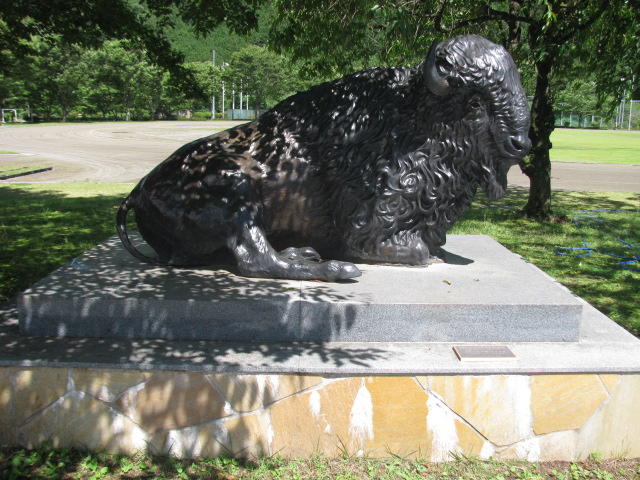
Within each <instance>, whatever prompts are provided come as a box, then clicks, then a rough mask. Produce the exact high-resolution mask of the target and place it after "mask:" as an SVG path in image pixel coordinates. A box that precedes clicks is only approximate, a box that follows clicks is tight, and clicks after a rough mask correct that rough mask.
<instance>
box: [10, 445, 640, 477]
mask: <svg viewBox="0 0 640 480" xmlns="http://www.w3.org/2000/svg"><path fill="white" fill-rule="evenodd" d="M639 476H640V460H638V459H629V460H625V459H612V460H602V459H599V458H598V455H591V456H590V457H589V458H587V459H586V460H585V461H582V462H540V463H529V462H522V461H515V460H514V461H496V460H491V459H490V460H477V459H470V458H461V457H458V458H453V457H452V461H450V462H443V463H431V462H428V461H424V460H406V459H401V458H394V459H389V460H377V459H369V458H358V457H344V458H326V457H321V456H316V457H310V458H296V459H291V460H286V459H282V458H278V457H272V458H260V459H257V460H247V461H240V460H235V459H230V458H196V459H188V460H179V459H176V458H173V457H169V456H151V455H147V454H143V453H140V454H137V455H131V456H128V455H107V454H104V453H92V452H87V451H82V450H78V449H65V448H58V449H50V448H46V447H45V448H42V449H39V450H33V451H29V450H24V449H20V448H10V447H0V477H1V478H6V479H16V480H22V479H25V480H26V479H30V478H37V479H40V480H54V479H55V480H59V479H67V478H68V479H72V478H74V479H79V480H85V479H86V480H96V479H103V480H116V479H123V478H126V479H156V480H165V479H166V480H188V479H199V480H240V479H244V480H267V479H269V480H323V479H326V480H329V479H342V480H368V479H370V480H373V479H375V480H443V479H452V480H453V479H457V480H461V479H464V480H507V479H508V480H592V479H601V480H634V479H638V478H639Z"/></svg>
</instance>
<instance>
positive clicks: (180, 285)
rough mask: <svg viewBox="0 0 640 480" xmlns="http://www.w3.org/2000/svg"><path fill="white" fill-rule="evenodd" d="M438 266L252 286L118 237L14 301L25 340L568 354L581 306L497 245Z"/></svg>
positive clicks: (458, 253) (461, 248)
mask: <svg viewBox="0 0 640 480" xmlns="http://www.w3.org/2000/svg"><path fill="white" fill-rule="evenodd" d="M445 250H446V258H445V259H446V263H438V264H433V265H430V266H419V267H402V266H388V265H358V266H359V268H360V269H361V270H362V276H361V277H360V278H358V279H357V280H355V281H349V282H342V283H322V282H314V281H291V280H272V279H251V278H245V277H241V276H238V275H237V274H236V272H234V269H233V267H219V268H218V267H213V268H199V269H177V268H164V267H154V266H150V265H146V264H143V263H141V262H140V261H139V260H137V259H135V258H133V257H132V256H131V255H130V254H129V253H128V252H126V251H125V250H124V248H123V247H122V245H121V244H120V241H119V240H118V239H117V237H113V238H111V239H109V240H108V241H106V242H105V243H103V244H101V245H99V246H97V247H96V248H94V249H92V250H90V251H88V252H86V253H85V254H83V255H81V256H79V257H78V258H76V259H75V260H74V261H73V262H71V263H70V264H69V265H66V266H64V267H62V268H60V269H58V270H57V271H55V272H54V273H52V274H51V275H49V276H48V277H46V278H44V279H43V280H41V281H40V282H38V283H36V284H35V285H33V286H32V287H31V288H30V289H29V290H27V291H25V292H24V293H23V294H22V295H21V296H20V297H19V298H18V307H19V313H20V329H21V332H22V333H24V334H28V335H47V336H74V337H120V338H162V339H182V340H225V341H255V342H282V341H303V342H308V341H310V342H320V341H332V342H574V341H577V340H578V338H579V334H580V322H581V316H582V304H581V303H580V301H579V300H578V299H577V298H576V297H575V296H574V295H573V294H571V293H570V292H569V291H568V290H567V289H566V288H564V287H562V286H561V285H559V284H558V283H557V282H555V281H554V280H552V279H551V278H550V277H548V276H547V275H545V274H544V273H542V272H541V271H540V270H538V269H537V268H536V267H534V266H532V265H531V264H529V263H527V262H526V261H524V260H523V259H522V258H521V257H519V256H517V255H515V254H513V253H511V252H510V251H508V250H507V249H506V248H504V247H502V246H501V245H500V244H498V243H497V242H496V241H494V240H493V239H491V238H490V237H487V236H480V235H465V236H456V235H451V236H449V238H448V243H447V245H446V248H445Z"/></svg>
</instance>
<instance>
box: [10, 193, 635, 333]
mask: <svg viewBox="0 0 640 480" xmlns="http://www.w3.org/2000/svg"><path fill="white" fill-rule="evenodd" d="M131 189H132V185H122V184H91V183H67V184H5V185H2V186H0V219H1V220H0V227H1V228H0V241H1V242H2V245H3V248H2V250H1V253H0V301H4V300H7V299H8V298H11V297H12V296H13V295H15V294H17V293H19V292H20V291H22V290H24V289H25V288H27V287H29V286H30V285H31V284H33V283H34V282H36V281H37V280H39V279H40V278H42V277H43V276H45V275H47V274H48V273H50V272H51V271H53V270H55V269H56V268H57V267H59V266H61V265H63V264H65V263H67V262H68V261H70V260H71V259H72V258H73V257H75V256H77V255H79V254H80V253H82V252H83V251H85V250H88V249H89V248H92V247H93V246H95V245H96V244H97V243H100V242H102V241H103V240H105V239H106V238H108V237H109V236H111V235H113V234H115V233H116V230H115V220H114V219H115V214H116V210H117V208H118V205H119V204H120V202H121V200H122V198H124V196H125V195H126V194H127V193H128V192H129V191H130V190H131ZM527 194H528V192H527V191H525V190H512V191H509V192H507V195H506V196H505V198H504V199H503V200H501V201H500V202H498V203H495V204H493V205H488V204H487V203H486V202H485V201H484V200H483V197H482V196H481V195H480V196H478V199H477V201H476V202H474V205H473V206H472V208H471V209H470V210H469V211H468V212H467V214H466V215H465V216H464V217H463V219H462V220H461V221H460V222H458V223H457V224H456V226H455V227H454V229H453V231H452V232H451V233H458V234H486V235H490V236H492V237H493V238H495V239H496V240H497V241H499V242H500V243H502V244H503V245H504V246H506V247H507V248H509V249H510V250H512V251H513V252H515V253H518V254H520V255H522V256H523V257H524V258H525V259H527V260H529V261H531V262H532V263H533V264H535V265H537V266H538V267H539V268H541V269H542V270H544V271H545V272H547V273H548V274H549V275H551V276H552V277H554V278H556V279H557V280H559V281H560V282H561V283H563V284H564V285H566V286H567V287H569V288H570V289H571V290H573V291H574V292H575V293H576V294H578V295H580V296H581V297H583V298H584V299H585V300H587V301H588V302H590V303H591V304H592V305H594V306H595V307H596V308H598V309H600V310H601V311H602V312H604V313H605V314H606V315H608V316H609V317H611V318H612V319H613V320H615V321H616V322H618V323H619V324H620V325H622V326H623V327H624V328H626V329H627V330H629V331H630V332H632V333H634V334H635V335H638V336H640V303H639V302H638V299H637V295H638V284H639V280H640V272H637V271H633V270H628V269H624V268H621V265H620V263H621V261H622V260H621V259H618V258H615V257H611V256H608V255H605V254H603V253H597V252H592V254H591V256H588V257H571V256H559V255H557V254H556V253H555V250H556V249H558V248H576V247H583V246H584V244H583V239H586V240H587V242H588V244H589V246H590V247H592V248H594V249H597V250H600V251H602V252H606V253H612V254H615V255H618V256H633V255H635V256H636V257H637V256H639V255H640V252H639V250H640V238H639V235H640V234H639V232H640V211H638V205H640V194H637V193H635V194H634V193H608V194H606V193H578V192H556V193H554V197H553V202H554V208H555V211H556V214H558V217H557V218H556V220H555V221H553V222H534V221H530V220H525V219H523V218H522V217H521V216H520V215H519V214H518V208H520V207H522V206H523V205H524V204H525V202H526V196H527ZM584 209H589V210H605V211H600V212H592V216H593V217H594V218H595V219H596V220H593V219H590V218H587V217H580V216H579V215H582V213H581V211H582V210H584ZM574 218H576V219H578V221H579V223H580V225H581V227H582V229H579V228H577V226H576V224H575V223H574V221H573V219H574ZM602 222H604V223H602ZM595 227H598V228H595ZM600 227H602V228H600ZM617 238H622V239H624V240H625V241H627V242H628V243H629V244H631V246H629V245H625V244H623V243H621V242H619V241H618V240H616V239H617ZM445 248H446V247H445ZM566 253H578V254H583V253H585V252H583V251H575V252H572V251H566ZM628 266H629V267H632V268H640V265H638V264H630V265H628Z"/></svg>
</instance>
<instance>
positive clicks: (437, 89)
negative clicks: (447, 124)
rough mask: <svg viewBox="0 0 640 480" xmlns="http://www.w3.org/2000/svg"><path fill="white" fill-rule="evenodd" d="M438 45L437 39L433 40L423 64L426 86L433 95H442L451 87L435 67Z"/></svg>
mask: <svg viewBox="0 0 640 480" xmlns="http://www.w3.org/2000/svg"><path fill="white" fill-rule="evenodd" d="M437 46H438V40H434V41H433V44H432V45H431V50H429V55H427V60H426V61H425V65H424V74H425V78H426V81H427V88H428V89H429V90H430V91H431V93H433V94H434V95H438V96H439V97H444V96H445V95H447V94H448V93H449V91H450V90H451V87H450V85H449V82H447V81H446V80H445V79H444V78H442V77H441V76H440V74H439V73H438V69H437V68H436V47H437Z"/></svg>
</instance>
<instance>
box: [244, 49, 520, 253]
mask: <svg viewBox="0 0 640 480" xmlns="http://www.w3.org/2000/svg"><path fill="white" fill-rule="evenodd" d="M478 39H480V40H479V41H478ZM475 40H476V41H475V42H473V47H471V46H470V45H471V44H470V43H469V42H461V41H459V39H452V40H450V41H448V42H443V43H442V44H440V46H439V48H438V59H439V62H438V68H439V70H440V74H441V75H442V76H443V77H444V78H446V79H447V80H448V82H449V83H450V84H451V86H452V89H453V93H452V94H450V95H448V96H447V97H446V98H442V97H439V96H437V95H434V94H433V93H431V92H430V91H429V89H428V88H427V86H426V84H425V80H424V78H423V70H424V65H419V66H417V67H414V68H374V69H369V70H365V71H363V72H359V73H356V74H354V75H350V76H347V77H345V78H342V79H340V80H337V81H335V82H332V83H328V84H323V85H319V86H317V87H315V88H312V89H311V90H309V91H307V92H303V93H300V94H297V95H295V96H293V97H291V98H290V99H287V100H285V101H284V102H282V103H281V104H279V105H278V106H277V107H275V108H274V109H273V110H271V111H269V112H268V113H267V114H266V115H265V116H264V117H263V118H262V119H261V120H260V123H261V124H262V125H264V126H267V125H269V126H272V127H274V135H273V137H270V136H267V137H265V138H264V141H265V142H268V143H271V144H273V143H278V141H282V142H283V143H287V144H288V146H289V148H290V151H289V152H287V155H289V156H293V157H296V158H298V159H299V161H300V162H305V163H306V162H309V163H311V164H312V165H313V167H314V169H315V175H317V176H319V177H322V178H323V182H322V187H323V188H322V191H320V192H317V194H318V195H319V196H320V197H321V198H323V202H322V204H321V205H320V206H319V207H317V214H318V215H319V216H322V215H327V214H329V216H330V218H326V219H325V222H324V224H325V228H326V231H327V233H330V234H331V235H335V236H337V237H339V238H340V240H341V248H340V250H341V251H342V253H343V256H346V257H357V258H365V259H366V256H367V255H372V256H375V255H376V254H377V251H378V249H379V248H380V246H381V245H383V244H385V242H389V241H391V242H392V243H393V244H396V245H410V244H411V243H412V242H413V241H414V240H415V239H417V238H419V239H421V240H422V241H423V242H424V243H425V244H426V245H427V247H428V248H429V251H430V252H431V255H433V254H435V253H436V252H437V251H438V250H439V247H440V246H442V245H444V243H445V233H446V232H447V231H448V230H449V229H450V228H451V226H452V225H453V224H454V223H455V221H456V220H458V219H459V218H460V216H461V215H462V214H463V213H464V212H465V211H466V210H467V208H468V207H469V205H470V203H471V201H472V199H473V197H474V195H475V192H476V190H477V187H478V186H482V187H483V188H484V190H485V192H486V194H487V196H488V197H489V198H490V199H497V198H500V197H501V196H502V195H503V193H504V188H505V187H506V172H507V170H508V168H509V167H510V166H511V165H512V164H513V162H505V161H504V160H503V159H502V155H500V151H499V148H500V143H501V140H500V139H496V138H495V137H496V135H498V136H499V135H500V134H503V135H508V134H509V133H511V132H509V131H508V128H507V127H506V126H507V125H508V124H509V122H513V120H522V119H514V118H513V117H514V116H517V115H518V113H519V110H518V108H514V106H513V102H514V95H516V100H517V102H516V107H522V103H523V102H525V105H526V99H524V98H517V95H518V94H519V92H518V90H517V86H518V85H519V78H518V77H517V72H516V71H515V67H514V65H513V62H512V60H511V58H510V57H509V56H508V55H505V53H504V50H502V49H498V48H496V46H495V45H494V44H492V43H490V42H488V41H486V40H484V39H482V38H481V37H477V38H476V39H475ZM470 48H473V49H474V52H473V55H470V52H469V51H468V50H469V49H470ZM474 93H475V94H476V95H477V96H478V97H480V98H479V100H480V101H484V102H488V103H489V106H488V108H489V109H490V110H491V114H492V115H491V117H492V120H491V121H489V117H488V116H486V117H485V116H482V115H481V114H479V113H478V112H475V111H474V109H473V107H474V106H473V105H472V106H471V108H470V107H469V106H468V105H466V104H465V101H467V100H468V97H469V95H473V94H474ZM469 108H470V110H471V111H468V109H469ZM476 109H477V106H476ZM496 125H497V126H498V131H497V132H496V131H492V127H493V128H494V130H495V126H496ZM260 130H262V128H260ZM274 139H277V140H274ZM256 151H265V152H269V151H274V152H275V150H273V149H270V148H268V147H267V146H266V145H260V146H259V147H258V148H257V149H256ZM281 153H282V152H281V151H279V152H278V154H281ZM280 158H282V157H280ZM279 161H280V160H278V159H276V158H273V157H272V156H271V155H269V158H264V159H263V162H264V163H265V164H267V165H269V164H270V162H276V163H277V162H279ZM280 166H281V165H280ZM267 203H268V201H267ZM267 224H268V222H267ZM332 253H334V254H335V252H332ZM363 254H364V255H363Z"/></svg>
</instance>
